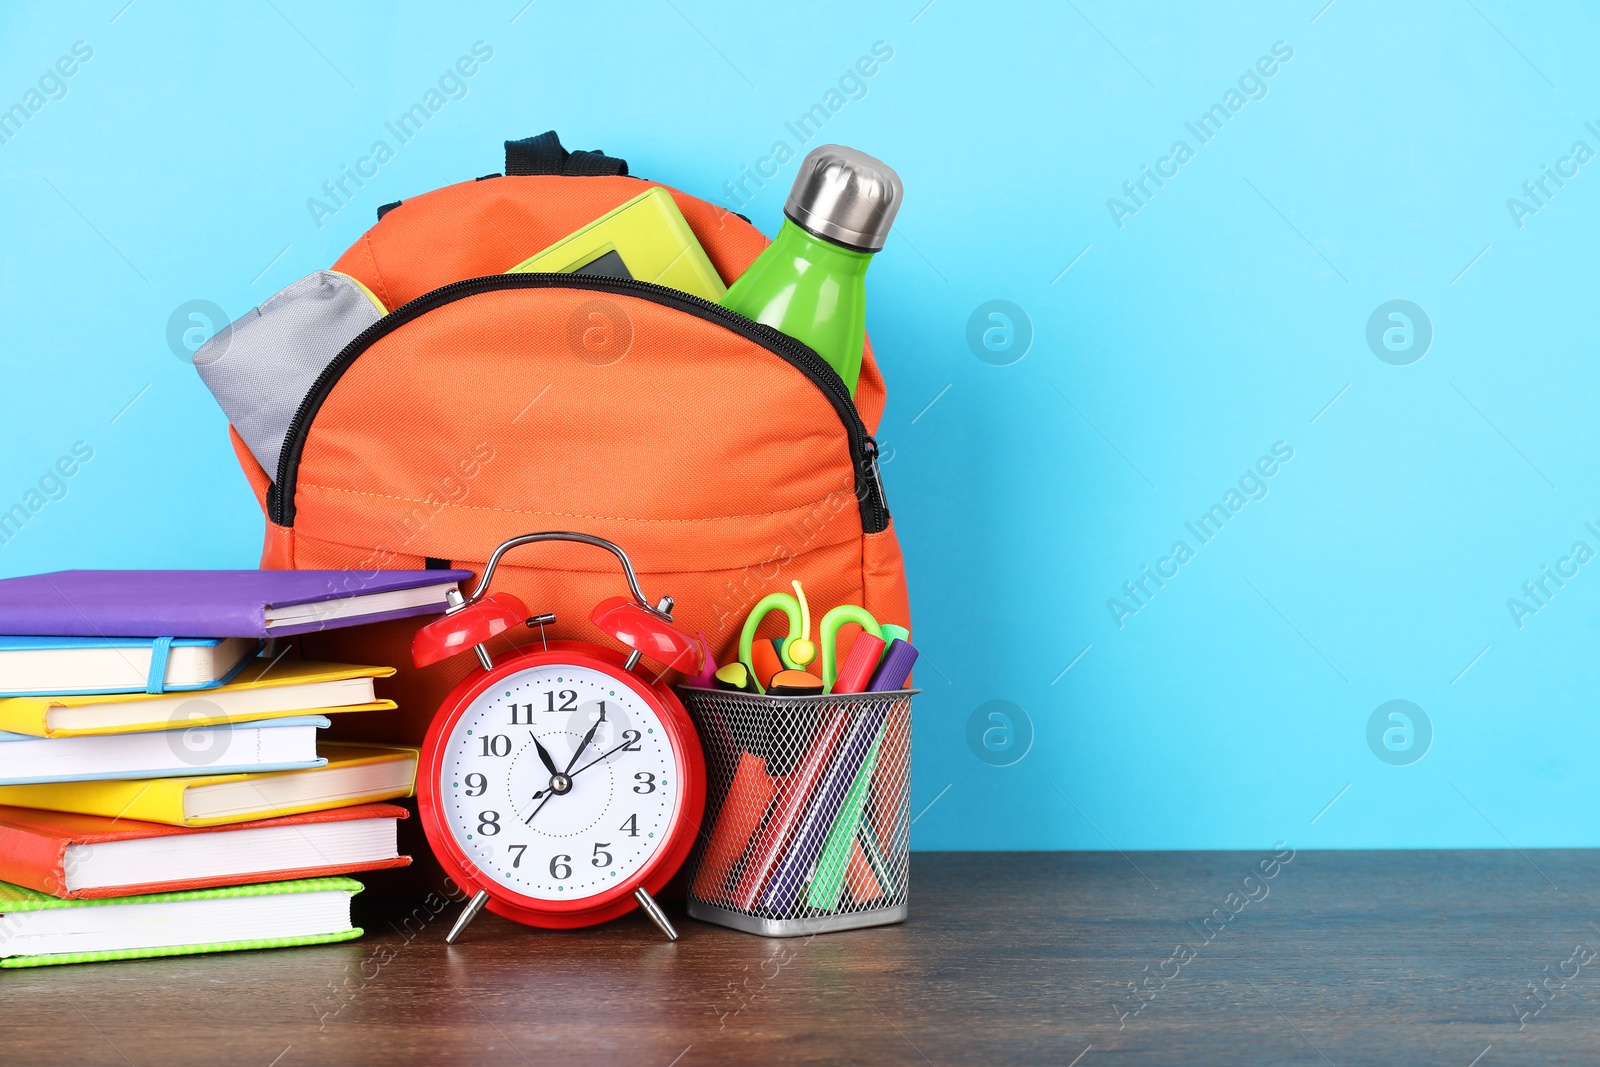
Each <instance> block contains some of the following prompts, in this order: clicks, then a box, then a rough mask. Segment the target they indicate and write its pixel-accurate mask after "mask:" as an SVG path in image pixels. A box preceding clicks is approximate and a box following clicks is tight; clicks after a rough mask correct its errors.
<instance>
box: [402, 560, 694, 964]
mask: <svg viewBox="0 0 1600 1067" xmlns="http://www.w3.org/2000/svg"><path fill="white" fill-rule="evenodd" d="M539 541H575V542H578V543H579V544H586V545H593V546H595V547H597V548H603V549H606V550H607V551H609V552H611V553H612V554H614V555H615V556H616V557H617V559H618V560H619V561H620V562H621V563H622V570H623V573H624V575H626V577H627V580H628V589H629V592H630V593H631V594H632V599H631V600H630V599H628V598H625V597H620V596H618V597H612V598H610V599H608V600H605V601H603V602H601V603H600V604H599V605H597V606H596V607H595V609H594V611H593V612H592V613H591V615H590V618H591V620H592V621H593V622H594V624H595V626H597V627H598V628H599V629H600V630H601V631H602V632H603V633H606V634H608V635H609V636H611V637H614V638H616V639H617V640H618V641H619V642H621V643H622V644H623V645H625V646H627V647H628V648H629V649H630V650H631V651H629V652H627V653H626V654H624V653H622V652H619V651H615V650H613V649H610V648H605V647H602V646H600V645H595V644H591V643H589V642H586V641H559V640H546V641H543V642H539V643H533V644H528V645H524V646H521V647H519V648H516V649H514V650H512V651H510V652H507V653H503V654H497V655H495V656H493V657H491V655H490V652H489V649H488V647H487V642H488V641H489V639H490V638H493V637H495V636H497V635H499V634H502V633H505V632H507V631H509V630H512V629H514V628H521V627H524V626H538V627H540V629H541V632H542V630H543V627H544V626H545V625H547V624H549V623H552V622H554V621H555V616H553V615H532V616H530V614H529V612H528V609H527V608H526V607H525V606H524V605H523V603H522V601H520V600H518V599H517V598H516V597H514V596H512V595H511V594H509V593H488V592H487V591H488V588H489V583H490V582H491V581H492V580H493V578H494V572H495V567H496V566H498V564H499V562H500V558H501V557H502V556H504V555H505V554H506V553H507V552H508V551H510V550H511V549H513V548H517V547H519V546H521V545H528V544H533V543H535V542H539ZM671 610H672V599H671V598H670V597H667V598H664V599H662V600H661V601H660V602H659V603H658V604H656V605H654V606H652V605H651V604H650V602H649V601H648V600H646V599H645V596H644V593H643V592H642V591H641V590H640V588H639V579H638V577H637V575H636V574H635V573H634V570H633V564H632V563H631V562H630V561H629V559H628V556H627V554H626V553H625V552H623V550H622V549H621V548H619V547H618V546H617V545H615V544H613V543H612V542H610V541H607V540H605V539H603V538H599V537H592V536H590V535H588V534H580V533H561V532H551V533H533V534H525V535H523V536H521V537H515V538H512V539H511V540H509V541H507V542H506V543H505V544H503V545H501V546H500V547H499V548H497V549H495V550H494V554H493V555H491V556H490V557H489V561H488V563H486V564H485V565H484V569H483V577H482V578H480V579H479V581H478V585H477V588H476V589H475V590H474V591H473V593H472V595H471V596H470V597H463V596H462V595H461V594H460V593H459V592H455V593H452V594H451V597H450V606H449V607H448V609H447V611H446V614H445V615H444V616H443V617H442V618H439V619H435V620H434V621H433V622H430V623H429V624H428V625H426V626H424V627H423V628H422V629H421V630H419V631H418V632H417V635H416V637H415V639H414V640H413V642H412V647H411V655H412V659H413V660H414V661H415V663H416V665H417V666H418V667H426V666H427V665H429V664H432V663H437V662H439V661H440V660H443V659H446V658H447V657H450V656H453V655H457V654H459V653H462V652H467V651H469V650H470V651H473V652H475V653H476V654H477V656H478V661H479V664H480V668H479V669H477V670H474V671H473V672H472V673H471V674H469V675H468V676H467V677H466V678H464V679H462V681H461V683H460V684H459V685H457V686H456V687H455V689H454V690H453V691H451V693H450V695H449V696H448V697H447V698H445V701H444V703H443V704H442V705H440V707H439V711H438V713H437V714H436V715H435V716H434V718H433V723H432V724H431V725H430V726H429V727H428V735H427V737H426V739H425V740H424V741H423V746H422V761H421V764H420V766H419V768H418V775H417V803H418V807H419V809H420V811H421V815H422V826H423V829H424V830H425V831H426V833H427V835H428V843H429V844H430V845H431V846H432V847H433V852H434V855H435V856H437V857H438V859H439V862H440V864H441V865H442V866H443V867H444V869H445V873H447V874H448V875H449V876H450V877H451V878H452V879H454V880H455V882H456V884H458V885H460V886H462V887H463V888H465V889H466V890H468V891H469V892H472V893H473V897H472V899H471V901H470V902H469V903H468V904H467V907H466V909H465V910H464V911H463V912H462V913H461V916H460V918H458V919H457V920H456V923H455V926H454V927H453V928H452V929H451V931H450V933H449V935H448V936H447V937H446V941H448V942H454V941H455V940H456V938H457V937H459V936H460V935H461V932H462V931H463V930H465V929H466V927H467V924H468V923H470V922H471V921H472V919H473V918H474V917H475V916H476V915H477V914H478V912H479V910H480V909H482V908H483V907H484V906H485V905H487V906H488V908H489V910H490V911H492V912H494V913H495V914H496V915H501V916H504V917H505V918H507V919H512V920H514V921H516V922H519V923H524V924H526V925H529V926H538V927H547V928H571V927H579V926H591V925H594V924H595V923H601V922H605V921H607V920H609V919H614V918H616V917H617V916H619V915H623V914H625V913H626V912H629V911H631V910H633V908H635V907H643V908H644V910H645V912H646V913H647V914H648V915H649V916H650V918H651V919H652V920H654V921H655V923H656V925H657V926H659V927H660V928H661V930H662V932H663V933H665V934H666V935H667V936H668V937H669V938H672V939H674V940H676V939H677V936H678V935H677V932H676V931H675V930H673V928H672V924H671V922H669V921H668V919H667V917H666V915H665V914H663V913H662V911H661V909H660V908H659V907H658V906H657V905H656V902H655V900H654V898H653V897H652V894H653V893H657V892H659V891H660V890H661V887H662V886H663V885H665V884H666V883H667V881H668V880H669V879H671V878H672V876H673V875H674V874H676V873H677V871H678V868H679V867H680V866H682V864H683V861H684V860H685V859H686V858H687V857H688V855H689V850H690V848H691V847H692V846H693V845H694V840H695V835H696V834H697V833H698V832H699V829H700V818H701V814H702V813H703V811H704V809H705V798H706V784H705V780H706V772H705V757H704V755H703V754H702V752H701V749H700V740H699V738H698V737H697V736H696V734H695V731H694V727H693V725H692V724H691V723H690V721H689V716H688V714H687V713H686V712H685V711H684V708H683V705H682V704H681V703H680V702H679V701H678V698H677V696H676V695H675V694H674V693H673V692H672V690H671V689H670V688H668V687H667V686H666V685H665V684H663V683H662V682H661V680H660V678H661V676H662V675H663V674H665V673H666V672H667V671H668V670H677V671H684V672H687V673H691V674H696V675H701V674H703V673H704V670H705V668H706V667H707V666H708V665H709V664H710V663H711V658H710V654H709V651H708V650H707V648H706V644H705V640H704V638H703V637H702V636H700V635H694V636H690V635H689V634H687V633H685V632H684V631H682V630H680V629H678V628H677V627H676V626H674V625H673V624H672V615H671V614H670V612H671ZM646 657H648V658H649V659H651V660H653V661H655V662H656V663H657V664H659V665H660V668H659V669H657V670H650V671H646V670H645V669H644V668H641V667H640V660H641V659H643V658H646ZM712 669H714V668H712Z"/></svg>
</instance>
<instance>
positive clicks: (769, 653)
mask: <svg viewBox="0 0 1600 1067" xmlns="http://www.w3.org/2000/svg"><path fill="white" fill-rule="evenodd" d="M772 646H773V642H771V641H757V642H756V643H755V644H753V645H751V646H750V663H749V664H748V666H749V668H750V672H751V673H752V674H754V675H755V682H756V687H757V688H758V689H765V688H766V687H767V686H768V685H770V684H771V682H772V676H773V675H774V674H777V673H778V672H779V671H781V670H783V661H782V660H781V659H779V658H778V650H777V649H776V648H774V647H772Z"/></svg>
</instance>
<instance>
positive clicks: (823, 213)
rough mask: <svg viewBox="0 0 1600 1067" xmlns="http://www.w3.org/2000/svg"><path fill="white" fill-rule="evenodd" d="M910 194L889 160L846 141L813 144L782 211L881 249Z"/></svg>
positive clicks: (838, 237)
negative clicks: (904, 201)
mask: <svg viewBox="0 0 1600 1067" xmlns="http://www.w3.org/2000/svg"><path fill="white" fill-rule="evenodd" d="M904 196H905V186H903V185H902V184H901V183H900V175H898V174H896V173H895V172H894V171H893V170H892V169H891V168H890V167H889V165H888V164H886V163H884V162H883V161H882V160H880V159H874V158H873V157H872V156H869V155H867V154H866V153H865V152H858V151H856V150H855V149H854V148H846V147H845V146H844V145H838V144H825V145H823V146H822V147H820V148H816V149H813V150H812V151H811V152H810V153H809V154H808V155H807V156H806V158H805V160H804V161H803V162H801V164H800V173H799V174H798V175H796V176H795V179H794V188H793V189H791V190H789V201H788V203H786V204H784V205H783V213H784V214H785V215H787V216H789V218H791V219H793V220H794V221H795V223H796V224H798V225H799V226H801V227H802V228H804V229H805V230H807V231H809V232H811V233H814V234H816V235H817V236H818V237H824V238H827V239H828V240H830V241H833V242H834V243H835V244H841V245H844V246H845V247H846V248H854V249H856V250H857V251H860V252H876V251H878V250H879V249H880V248H882V247H883V243H884V241H885V240H887V239H888V237H889V227H890V226H891V225H893V223H894V216H895V212H897V211H899V210H900V201H901V199H902V198H904Z"/></svg>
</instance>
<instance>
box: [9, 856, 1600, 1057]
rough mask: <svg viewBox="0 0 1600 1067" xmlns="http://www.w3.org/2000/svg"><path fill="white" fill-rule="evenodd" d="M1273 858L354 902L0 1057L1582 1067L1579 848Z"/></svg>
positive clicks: (67, 976)
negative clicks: (433, 908)
mask: <svg viewBox="0 0 1600 1067" xmlns="http://www.w3.org/2000/svg"><path fill="white" fill-rule="evenodd" d="M1271 856H1272V852H1271V850H1264V851H1262V852H1260V853H1244V852H1225V853H1218V852H1189V853H1170V852H1169V853H1131V854H1128V855H1126V856H1124V855H1122V854H1119V853H1116V852H1109V853H917V854H916V855H915V856H914V858H913V876H912V877H913V882H912V891H911V893H912V895H911V900H912V915H911V919H910V921H909V922H907V923H905V924H903V925H900V926H893V927H884V928H879V929H874V930H864V931H855V932H850V933H841V934H826V935H819V936H816V937H814V938H809V939H807V938H801V939H791V940H765V939H762V938H757V937H752V936H750V935H746V934H740V933H735V932H733V931H728V930H723V929H721V928H718V927H714V926H707V925H703V924H700V923H697V922H694V921H692V920H690V919H688V918H686V917H684V916H683V913H682V907H681V904H680V905H678V906H676V907H672V906H670V905H669V910H670V911H671V912H672V913H673V914H674V916H675V918H676V921H677V922H678V925H679V929H680V932H681V934H682V939H681V940H680V941H678V942H677V943H676V944H671V943H667V942H665V941H664V940H663V939H662V938H661V937H660V935H659V934H658V933H657V932H656V930H655V928H654V927H653V926H651V925H650V924H649V923H648V922H647V921H646V920H645V919H644V918H643V917H642V916H639V915H637V914H635V915H633V916H630V917H628V918H626V919H623V920H620V921H618V922H616V923H614V924H612V925H610V926H607V927H603V928H599V929H595V930H589V931H582V932H568V933H551V932H544V931H535V930H528V929H524V928H521V927H518V926H515V925H513V924H511V923H508V922H505V921H503V920H501V919H499V918H496V917H494V916H492V915H487V914H486V915H485V916H483V917H482V918H480V919H479V921H478V922H477V923H476V924H474V926H473V927H472V928H471V930H470V931H469V932H468V934H467V936H466V937H465V938H464V939H463V941H462V942H461V943H459V944H457V945H455V946H454V947H446V946H445V945H444V944H443V940H442V939H443V936H444V932H445V929H446V927H447V925H448V922H449V920H451V919H452V918H453V917H454V913H455V908H454V906H452V907H450V908H447V909H441V910H440V912H439V914H438V915H430V914H429V908H428V907H426V906H425V905H418V906H416V907H415V908H414V909H413V910H412V912H411V913H410V914H409V915H408V914H407V912H405V911H403V910H400V911H397V910H394V907H393V905H391V904H385V903H382V902H368V903H366V904H364V905H363V906H362V907H361V908H360V918H361V920H362V921H363V922H364V923H365V924H366V926H367V929H368V933H367V936H366V937H364V938H363V939H361V940H359V941H355V942H351V943H348V944H343V945H331V946H324V947H319V948H309V949H295V950H283V951H273V952H257V953H235V954H228V955H217V956H208V957H190V958H179V959H168V960H157V961H150V962H142V963H106V964H94V965H87V966H77V967H52V968H41V969H37V970H25V971H7V972H0V1020H3V1022H0V1063H6V1064H13V1063H14V1064H41V1063H71V1064H102V1063H105V1064H132V1065H137V1067H144V1065H147V1064H149V1065H158V1064H160V1065H165V1064H206V1065H211V1064H220V1063H226V1064H243V1065H247V1067H295V1065H300V1064H369V1063H370V1064H392V1065H403V1064H461V1065H472V1067H479V1065H498V1064H507V1065H522V1064H563V1065H577V1064H628V1065H642V1067H702V1065H709V1064H774V1065H782V1064H891V1065H897V1064H911V1065H920V1064H941V1065H942V1064H979V1065H984V1067H994V1065H997V1064H1010V1063H1022V1064H1060V1065H1064V1067H1065V1065H1077V1067H1098V1065H1100V1064H1162V1065H1167V1064H1185V1065H1187V1064H1211V1063H1216V1064H1275V1065H1276V1064H1339V1065H1344V1064H1406V1065H1411V1064H1449V1065H1456V1067H1501V1065H1505V1064H1515V1063H1595V1062H1600V1022H1597V1016H1600V1010H1597V1009H1600V956H1595V955H1594V953H1595V952H1596V951H1600V925H1597V923H1600V894H1597V893H1596V891H1595V890H1596V887H1597V886H1600V853H1594V852H1586V851H1531V852H1526V853H1522V852H1518V851H1515V850H1507V851H1467V852H1405V851H1392V852H1301V853H1298V854H1295V855H1293V856H1292V858H1290V859H1289V860H1288V862H1286V863H1280V865H1279V866H1278V868H1277V869H1276V870H1275V871H1273V872H1272V877H1270V878H1269V877H1266V876H1265V874H1264V873H1263V870H1262V867H1261V864H1262V862H1263V861H1264V860H1269V859H1270V857H1271ZM1208 918H1209V922H1208V921H1207V920H1208ZM1590 959H1592V962H1586V961H1588V960H1590ZM1535 982H1542V989H1541V991H1540V992H1539V994H1538V995H1537V996H1535V995H1534V994H1532V993H1530V991H1529V990H1530V985H1531V983H1535ZM1130 983H1133V984H1134V985H1135V986H1137V987H1139V989H1140V990H1141V992H1139V993H1135V992H1132V991H1130ZM1135 1009H1137V1010H1135Z"/></svg>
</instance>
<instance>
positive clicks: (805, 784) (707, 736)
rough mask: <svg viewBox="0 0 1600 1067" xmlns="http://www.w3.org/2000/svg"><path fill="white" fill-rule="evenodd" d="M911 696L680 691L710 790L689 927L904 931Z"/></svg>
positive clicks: (771, 932)
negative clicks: (884, 927) (888, 926)
mask: <svg viewBox="0 0 1600 1067" xmlns="http://www.w3.org/2000/svg"><path fill="white" fill-rule="evenodd" d="M918 692H920V690H916V689H907V690H901V691H898V692H892V693H855V694H849V695H829V696H803V697H785V696H777V697H774V696H765V695H758V694H755V693H740V692H731V691H727V690H720V689H698V688H693V687H682V688H680V690H679V693H680V695H681V696H682V697H683V701H684V704H685V705H686V706H687V707H688V709H689V715H690V717H691V718H692V719H693V720H694V723H695V726H696V728H697V729H698V730H699V733H700V740H701V744H702V745H703V746H704V748H705V754H706V772H707V777H708V779H709V781H708V790H707V798H706V813H705V819H704V821H703V822H702V824H701V830H700V840H699V843H698V844H697V846H696V848H695V852H694V855H693V856H692V858H691V860H690V865H689V869H690V871H691V876H690V881H689V914H690V915H691V916H693V917H694V918H696V919H702V920H704V921H706V922H713V923H718V924H720V925H722V926H729V927H732V928H733V929H735V930H744V931H746V932H748V933H753V934H763V935H765V936H767V937H795V936H799V935H804V934H812V933H824V932H828V931H833V930H850V929H854V928H856V927H862V926H878V925H881V924H884V923H896V922H902V921H904V920H905V917H906V911H907V903H906V901H907V893H908V889H909V885H908V882H909V876H910V868H911V863H910V854H911V698H912V696H913V695H915V694H916V693H918Z"/></svg>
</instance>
